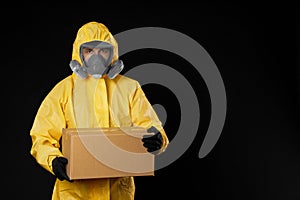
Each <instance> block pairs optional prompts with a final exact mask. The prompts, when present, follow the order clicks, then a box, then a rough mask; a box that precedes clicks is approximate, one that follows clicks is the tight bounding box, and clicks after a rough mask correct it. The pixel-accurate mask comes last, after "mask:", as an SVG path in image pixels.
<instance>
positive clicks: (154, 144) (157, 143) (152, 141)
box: [142, 126, 163, 154]
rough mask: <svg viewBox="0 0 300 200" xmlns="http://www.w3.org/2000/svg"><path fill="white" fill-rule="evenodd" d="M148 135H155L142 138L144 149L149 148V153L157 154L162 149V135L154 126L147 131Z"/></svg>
mask: <svg viewBox="0 0 300 200" xmlns="http://www.w3.org/2000/svg"><path fill="white" fill-rule="evenodd" d="M147 132H148V133H153V132H154V133H155V135H144V136H143V138H142V141H143V145H144V147H146V148H147V151H148V152H149V153H152V154H156V153H157V152H156V151H157V150H159V149H160V148H161V147H162V144H163V138H162V135H161V133H160V132H159V131H158V130H157V129H156V128H155V127H154V126H152V127H151V128H149V129H148V130H147Z"/></svg>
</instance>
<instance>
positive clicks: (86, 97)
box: [30, 22, 169, 200]
mask: <svg viewBox="0 0 300 200" xmlns="http://www.w3.org/2000/svg"><path fill="white" fill-rule="evenodd" d="M92 40H101V41H106V42H109V43H111V44H112V45H113V46H114V47H115V49H114V57H113V62H115V61H116V60H117V59H118V49H117V48H118V46H117V42H116V41H115V39H114V38H113V36H112V34H111V33H110V32H109V31H108V29H107V28H106V27H105V26H104V25H103V24H101V23H97V22H90V23H87V24H85V25H83V26H82V27H81V28H80V29H79V31H78V33H77V37H76V39H75V41H74V44H73V53H72V59H75V60H77V61H78V62H80V63H81V60H80V55H79V46H80V45H81V44H82V43H84V42H88V41H92ZM128 126H141V127H144V128H150V127H151V126H155V127H156V128H157V129H158V130H159V131H160V132H161V133H162V135H163V139H164V142H163V148H162V149H161V152H163V151H164V150H165V149H166V147H167V145H168V143H169V140H168V138H167V135H166V133H165V131H164V129H163V127H162V124H161V122H160V120H159V119H158V117H157V115H156V113H155V111H154V110H153V108H152V106H151V104H150V103H149V101H148V100H147V97H146V96H145V94H144V92H143V90H142V88H141V86H140V84H139V83H138V82H137V81H136V80H133V79H131V78H129V77H125V76H123V75H118V76H117V77H116V78H115V79H113V80H111V79H109V78H107V77H106V76H103V77H102V78H101V79H94V78H92V77H90V76H89V77H88V78H87V79H81V78H79V77H78V76H77V75H76V74H75V73H73V74H72V75H69V76H68V77H66V78H65V79H63V80H61V81H60V82H59V83H57V84H56V85H55V87H54V88H53V89H52V90H51V91H50V92H49V94H48V95H47V96H46V97H45V99H44V100H43V102H42V103H41V105H40V108H39V109H38V111H37V114H36V117H35V120H34V123H33V126H32V128H31V130H30V136H31V138H32V147H31V150H30V153H31V155H32V156H33V157H34V158H35V159H36V161H37V162H38V163H39V164H40V165H41V166H42V167H43V168H45V169H46V170H48V171H49V172H51V173H52V174H54V173H53V171H52V166H51V163H52V160H53V159H54V158H55V157H57V156H63V155H62V152H61V151H60V143H59V141H60V138H61V136H62V128H76V127H77V128H84V127H89V128H95V127H128ZM161 152H160V153H161ZM134 193H135V184H134V179H133V177H124V178H107V179H91V180H75V181H74V182H72V183H69V182H68V181H60V180H59V179H56V181H55V185H54V188H53V196H52V199H53V200H58V199H63V200H65V199H68V200H69V199H70V200H71V199H76V200H79V199H84V200H86V199H89V200H93V199H97V200H119V199H122V200H132V199H134Z"/></svg>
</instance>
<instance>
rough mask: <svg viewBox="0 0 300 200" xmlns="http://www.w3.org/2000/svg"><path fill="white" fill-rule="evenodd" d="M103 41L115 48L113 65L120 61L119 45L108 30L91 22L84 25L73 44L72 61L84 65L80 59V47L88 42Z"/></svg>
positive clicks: (102, 25)
mask: <svg viewBox="0 0 300 200" xmlns="http://www.w3.org/2000/svg"><path fill="white" fill-rule="evenodd" d="M92 41H103V42H107V43H109V44H111V45H112V46H113V47H114V50H113V57H112V64H113V63H114V62H116V61H117V60H118V57H119V55H118V44H117V41H116V40H115V38H114V37H113V35H112V34H111V32H110V31H109V30H108V28H107V27H106V26H105V25H104V24H102V23H98V22H89V23H86V24H84V25H83V26H82V27H81V28H80V29H79V30H78V32H77V35H76V38H75V41H74V43H73V51H72V60H76V61H77V62H78V63H79V64H80V65H82V60H81V58H80V46H81V45H82V44H83V43H86V42H92Z"/></svg>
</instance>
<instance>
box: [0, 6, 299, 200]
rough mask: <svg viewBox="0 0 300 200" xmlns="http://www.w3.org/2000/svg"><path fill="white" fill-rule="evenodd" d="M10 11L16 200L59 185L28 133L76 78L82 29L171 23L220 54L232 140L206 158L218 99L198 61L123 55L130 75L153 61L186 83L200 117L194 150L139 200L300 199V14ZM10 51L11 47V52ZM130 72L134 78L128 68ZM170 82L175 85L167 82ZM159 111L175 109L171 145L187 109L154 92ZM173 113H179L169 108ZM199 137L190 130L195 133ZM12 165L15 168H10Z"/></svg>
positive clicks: (8, 124) (8, 133) (8, 117)
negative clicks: (212, 99) (73, 66)
mask: <svg viewBox="0 0 300 200" xmlns="http://www.w3.org/2000/svg"><path fill="white" fill-rule="evenodd" d="M74 4H75V3H73V4H67V3H57V4H54V3H48V4H47V3H43V4H32V5H31V4H29V3H26V4H24V5H11V6H10V7H9V8H7V9H8V10H6V8H5V7H4V8H2V10H3V12H4V11H5V10H6V12H7V11H8V13H9V14H8V15H3V14H2V15H3V16H2V21H3V23H2V31H1V32H2V35H3V45H4V48H3V49H2V52H3V53H2V61H4V62H3V63H4V64H3V66H2V67H1V68H2V70H4V73H3V74H2V75H3V80H2V82H3V83H2V91H3V95H2V100H6V103H5V104H3V107H4V113H5V116H4V118H5V121H4V122H5V123H4V124H3V127H4V130H3V131H2V135H3V137H2V139H3V140H2V144H4V145H2V146H3V147H4V149H3V151H2V153H3V155H4V160H2V162H1V163H2V170H3V171H2V176H4V193H3V194H7V195H9V196H10V197H11V198H10V199H16V198H17V197H19V196H21V197H22V198H24V199H27V198H28V199H39V200H40V199H51V193H52V187H53V184H54V177H53V176H52V175H51V174H50V173H48V172H47V171H45V170H44V169H43V168H41V167H40V166H39V165H37V164H36V163H35V161H34V159H33V157H32V156H31V155H30V153H29V151H30V148H31V139H30V137H29V131H30V128H31V126H32V123H33V119H34V116H35V114H36V111H37V109H38V107H39V105H40V103H41V101H42V99H43V98H44V97H45V95H46V94H47V93H48V92H49V91H50V89H51V88H52V87H53V86H54V85H55V84H56V83H57V82H58V81H60V80H61V79H63V78H64V77H66V76H67V75H69V74H70V73H71V70H70V68H69V66H68V64H69V61H70V59H71V53H72V43H73V41H74V39H75V35H76V33H77V30H78V28H79V27H81V26H82V25H83V24H84V23H86V22H89V21H94V20H95V21H99V22H102V23H104V24H105V25H107V26H108V28H109V29H110V31H111V32H112V33H113V34H117V33H120V32H122V31H125V30H129V29H133V28H138V27H147V26H154V27H165V28H170V29H173V30H177V31H180V32H181V33H184V34H186V35H188V36H189V37H191V38H193V39H194V40H196V41H197V42H198V43H199V44H200V45H201V46H203V47H204V48H205V50H206V51H207V52H208V53H209V55H210V56H211V57H212V59H213V60H214V62H215V63H216V65H217V66H218V69H219V71H220V73H221V75H222V78H223V81H224V84H225V88H226V95H227V116H226V121H225V125H224V129H223V132H222V134H221V137H220V138H219V141H218V142H217V144H216V146H215V147H214V148H213V150H212V151H211V152H210V153H209V154H208V155H207V156H206V157H204V158H202V159H200V158H198V152H199V149H200V146H201V143H202V139H203V137H204V136H205V133H206V132H205V130H206V128H207V125H208V122H209V116H210V107H209V106H210V104H209V95H208V93H207V89H206V87H205V83H204V82H203V80H202V78H201V75H200V74H197V73H195V71H187V70H184V68H188V69H190V68H191V67H189V66H188V65H189V63H187V62H186V61H185V60H183V59H181V58H179V57H178V56H176V55H172V54H170V53H168V52H163V51H160V50H150V49H149V50H139V51H135V52H131V53H128V54H125V55H123V56H122V57H121V58H122V59H123V61H124V63H125V68H126V67H128V68H127V69H129V68H130V67H134V66H138V65H140V64H144V63H149V62H158V63H162V64H166V65H169V66H171V67H173V68H175V69H176V70H178V71H179V72H181V73H182V74H184V75H185V76H186V77H187V80H189V82H190V84H191V85H192V86H193V88H194V90H195V92H196V93H197V97H198V100H199V106H200V109H201V122H200V123H199V132H198V134H197V137H196V138H195V140H194V142H193V143H192V144H191V146H190V148H189V149H188V150H187V151H186V152H185V153H184V154H183V155H182V156H181V157H180V158H179V159H178V160H176V161H175V162H174V163H172V164H171V165H169V166H167V167H165V168H163V169H160V170H158V171H157V172H156V176H155V177H137V178H136V199H137V200H139V199H144V200H145V199H169V198H171V197H175V198H178V197H179V196H182V197H185V198H186V199H191V198H193V199H211V200H212V199H215V200H220V199H232V200H233V199H255V200H259V199H264V200H265V199H274V200H275V199H276V200H277V199H278V200H279V199H285V200H290V199H300V190H299V186H300V145H299V139H300V136H299V128H298V126H299V125H298V124H297V122H298V121H299V117H298V113H299V103H298V101H299V86H298V85H299V84H300V83H299V70H298V68H299V58H300V57H299V48H298V47H299V36H298V35H299V32H298V29H297V27H298V26H299V25H298V24H299V16H296V15H295V11H297V10H298V9H297V7H295V6H292V5H291V6H286V5H267V6H262V5H250V4H249V5H240V4H199V5H196V4H194V5H191V4H176V3H171V4H163V5H161V4H158V3H145V2H142V1H141V2H139V3H136V4H132V5H130V4H125V2H124V3H123V4H117V3H114V2H112V3H96V4H95V2H82V3H80V4H78V5H76V4H75V5H74ZM3 50H4V51H3ZM127 69H125V71H126V70H127ZM166 78H168V77H166ZM144 89H145V92H146V95H147V96H148V97H149V99H150V102H151V103H153V104H154V103H160V104H162V105H164V106H166V110H167V111H168V120H167V122H166V124H165V129H166V131H167V133H168V134H169V137H170V139H172V138H173V137H174V136H175V134H176V131H177V128H178V126H179V123H180V109H179V108H178V102H177V100H176V99H175V98H174V94H172V92H171V91H169V90H168V89H167V88H164V87H161V86H157V85H152V86H151V85H150V86H147V87H145V88H144ZM170 105H172V106H173V107H172V106H170ZM187 134H188V133H187ZM3 167H4V168H3Z"/></svg>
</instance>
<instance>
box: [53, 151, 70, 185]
mask: <svg viewBox="0 0 300 200" xmlns="http://www.w3.org/2000/svg"><path fill="white" fill-rule="evenodd" d="M67 163H68V159H66V158H64V157H56V158H54V159H53V161H52V169H53V172H54V174H55V176H56V177H57V178H58V179H59V180H61V181H63V180H67V181H69V182H73V181H72V180H70V178H69V177H68V175H67V173H66V164H67Z"/></svg>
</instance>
